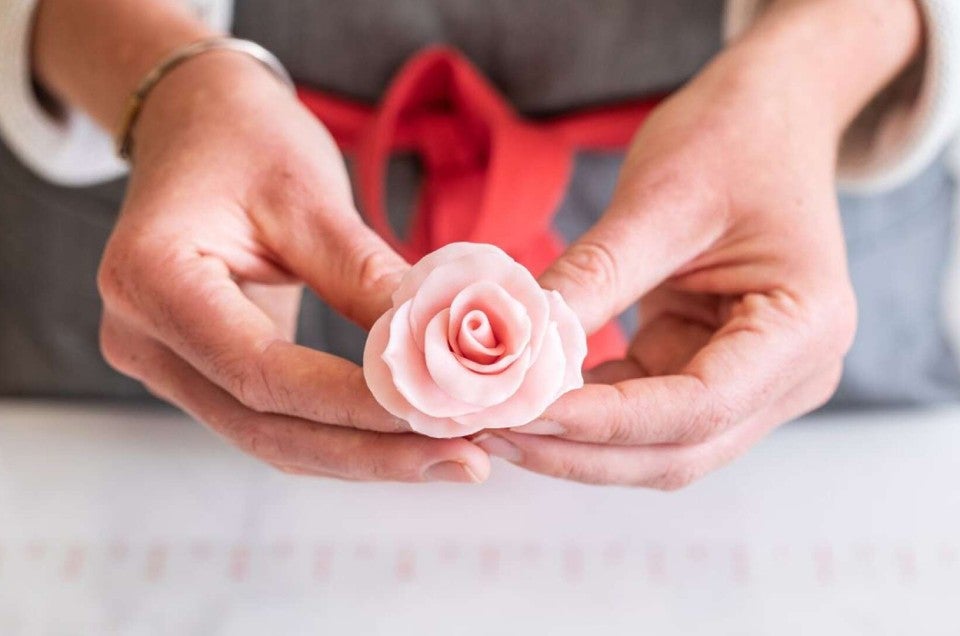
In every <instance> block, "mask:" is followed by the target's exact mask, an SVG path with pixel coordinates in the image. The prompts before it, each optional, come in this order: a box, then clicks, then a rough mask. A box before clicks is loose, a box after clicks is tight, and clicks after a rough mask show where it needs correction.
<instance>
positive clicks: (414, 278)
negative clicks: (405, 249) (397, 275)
mask: <svg viewBox="0 0 960 636" xmlns="http://www.w3.org/2000/svg"><path fill="white" fill-rule="evenodd" d="M469 254H491V255H495V256H506V253H505V252H504V251H503V250H501V249H500V248H499V247H497V246H496V245H490V244H487V243H464V242H460V243H449V244H447V245H444V246H443V247H441V248H440V249H438V250H436V251H435V252H430V253H429V254H427V255H426V256H424V257H423V258H421V259H420V260H419V261H417V263H416V265H414V266H413V267H411V268H410V269H408V270H407V273H406V274H404V275H403V278H401V279H400V285H399V286H398V287H397V289H396V290H395V291H394V292H393V296H392V297H391V299H392V300H393V306H394V307H399V306H400V305H402V304H403V303H405V302H407V301H408V300H410V299H411V298H413V296H414V294H416V293H417V290H418V289H420V286H421V285H422V284H423V281H424V279H426V277H427V276H428V275H429V274H430V272H432V271H433V270H435V269H436V268H438V267H439V266H441V265H443V264H445V263H447V262H449V261H452V260H455V259H457V258H460V257H461V256H467V255H469ZM507 258H509V256H508V257H507Z"/></svg>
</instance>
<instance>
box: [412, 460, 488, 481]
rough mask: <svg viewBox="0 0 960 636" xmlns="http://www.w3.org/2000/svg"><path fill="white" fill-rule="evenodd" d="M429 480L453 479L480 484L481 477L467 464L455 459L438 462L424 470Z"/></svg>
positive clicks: (425, 476)
mask: <svg viewBox="0 0 960 636" xmlns="http://www.w3.org/2000/svg"><path fill="white" fill-rule="evenodd" d="M423 478H424V479H425V480H427V481H453V482H457V483H460V484H479V483H480V478H479V477H477V474H476V473H475V472H473V471H472V470H471V469H470V467H469V466H467V465H466V464H463V463H460V462H455V461H443V462H437V463H436V464H434V465H432V466H428V467H427V469H426V470H424V471H423Z"/></svg>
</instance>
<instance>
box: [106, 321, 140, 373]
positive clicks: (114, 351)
mask: <svg viewBox="0 0 960 636" xmlns="http://www.w3.org/2000/svg"><path fill="white" fill-rule="evenodd" d="M99 341H100V342H99V345H100V355H101V356H102V357H103V359H104V361H105V362H106V363H107V364H108V365H110V367H111V368H112V369H114V370H116V371H117V372H119V373H122V374H123V375H126V376H129V377H132V378H135V379H140V373H139V369H140V353H138V352H137V351H135V350H131V349H130V348H129V347H128V346H126V345H124V344H123V341H122V340H121V339H120V338H118V337H117V335H116V334H115V333H114V332H113V329H112V328H110V327H109V326H107V324H106V323H102V324H101V325H100V338H99Z"/></svg>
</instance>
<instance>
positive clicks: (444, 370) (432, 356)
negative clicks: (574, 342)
mask: <svg viewBox="0 0 960 636" xmlns="http://www.w3.org/2000/svg"><path fill="white" fill-rule="evenodd" d="M449 320H450V310H449V309H444V310H443V311H441V312H440V313H439V314H437V315H436V316H434V318H433V320H431V321H430V324H429V325H427V331H426V334H425V337H424V356H425V358H426V363H427V369H428V370H429V371H430V376H431V377H432V378H433V381H434V382H436V383H437V386H439V387H440V388H441V389H442V390H443V391H444V392H445V393H446V394H447V395H449V396H451V397H452V398H454V399H456V400H460V401H462V402H465V403H467V404H476V405H478V406H482V407H490V406H493V405H495V404H500V403H501V402H503V401H504V400H506V399H508V398H509V397H510V396H512V395H513V394H514V393H516V391H517V389H519V388H520V385H521V384H522V383H523V378H524V376H525V375H526V372H527V367H529V366H530V350H529V349H525V350H524V351H523V353H522V354H521V355H520V357H519V358H518V359H517V360H516V362H514V363H513V364H511V365H510V366H509V367H507V368H506V369H505V370H503V371H502V372H501V373H495V374H486V373H476V372H474V371H471V370H470V369H467V368H466V367H465V366H463V365H462V364H461V363H460V360H459V359H458V358H457V356H456V355H454V353H453V352H452V351H451V350H450V347H449V346H447V324H448V322H449ZM451 417H452V416H451Z"/></svg>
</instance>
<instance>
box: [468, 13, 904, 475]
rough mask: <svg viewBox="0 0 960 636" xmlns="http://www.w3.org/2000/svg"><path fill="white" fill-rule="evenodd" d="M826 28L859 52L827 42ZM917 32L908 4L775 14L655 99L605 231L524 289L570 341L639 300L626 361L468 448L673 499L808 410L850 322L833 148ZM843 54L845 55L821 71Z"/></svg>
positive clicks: (824, 391) (823, 393)
mask: <svg viewBox="0 0 960 636" xmlns="http://www.w3.org/2000/svg"><path fill="white" fill-rule="evenodd" d="M856 15H859V16H860V18H861V19H860V20H859V22H857V21H856V20H854V19H853V18H854V17H856ZM864 16H867V17H869V18H872V20H863V19H862V18H863V17H864ZM843 24H860V25H862V30H863V33H862V34H861V37H862V39H860V38H858V37H856V34H854V33H851V32H849V31H839V32H840V33H843V34H844V35H843V37H842V38H841V37H834V38H833V40H830V39H828V38H826V37H825V33H830V32H833V31H832V30H834V29H838V28H839V27H838V25H843ZM918 30H919V25H918V21H917V16H916V9H915V8H914V7H913V6H912V5H911V4H907V3H894V2H889V3H875V4H873V5H871V6H866V5H865V4H864V3H856V2H827V1H823V2H795V3H782V4H781V5H779V6H777V7H775V9H774V10H772V11H771V13H770V14H769V15H768V16H767V17H766V18H765V19H764V20H763V21H761V23H759V24H758V25H757V26H756V28H755V29H754V31H753V32H752V33H750V34H749V35H748V36H747V37H746V38H744V39H743V40H742V41H741V42H739V43H737V44H735V45H733V46H732V47H731V48H730V49H728V50H727V51H726V52H725V53H724V54H722V55H721V56H720V57H719V58H718V59H716V60H715V61H714V62H713V63H712V64H711V65H710V66H709V67H708V68H707V69H706V70H705V71H704V72H703V73H702V74H701V75H700V76H699V77H698V78H696V79H695V80H694V81H693V82H691V83H690V84H689V85H688V86H687V87H686V88H684V89H683V90H681V91H680V92H678V93H677V94H675V95H674V96H673V97H672V98H671V99H670V100H668V101H667V102H666V103H665V104H663V105H662V107H661V108H660V109H659V110H658V111H657V112H656V113H655V114H654V115H653V116H652V117H651V118H650V120H649V121H648V122H647V123H646V125H645V126H644V127H643V129H642V130H641V131H640V132H639V134H638V135H637V137H636V140H635V142H634V144H633V147H632V149H631V151H630V154H629V156H628V159H627V162H626V164H625V166H624V168H623V171H622V173H621V176H620V182H619V185H618V187H617V190H616V193H615V195H614V198H613V201H612V203H611V206H610V208H609V210H608V211H607V213H606V215H605V216H604V218H603V219H602V220H601V222H600V223H599V224H598V225H597V226H595V227H594V228H592V229H591V230H590V231H589V232H588V233H587V234H586V235H585V236H584V237H583V238H582V239H581V240H580V241H579V242H578V243H576V244H575V245H572V246H571V247H570V249H569V250H568V251H567V253H566V254H565V255H564V256H563V257H562V258H561V259H560V260H559V261H558V262H557V263H556V264H555V265H554V266H553V267H552V268H551V269H550V271H548V272H547V273H545V274H544V276H543V277H542V279H541V282H542V283H543V284H544V286H546V287H551V288H556V289H559V290H561V291H562V292H563V294H564V296H565V297H566V298H567V299H569V301H570V303H571V305H572V306H573V308H574V310H575V311H576V312H577V313H578V314H579V316H580V317H581V319H582V320H583V322H584V324H585V326H586V328H587V330H588V331H589V330H591V329H595V328H596V327H597V326H599V325H600V324H602V323H603V322H604V321H605V320H606V319H607V318H608V317H610V316H612V315H616V314H617V313H618V312H619V311H621V310H623V309H624V308H625V307H627V306H628V305H629V304H631V303H633V302H634V301H636V300H639V301H640V317H641V326H640V329H639V331H638V333H637V334H636V336H635V337H634V339H633V342H632V343H631V345H630V349H629V353H628V354H627V356H626V358H625V359H623V360H616V361H610V362H607V363H604V364H603V365H601V366H600V367H598V368H596V369H594V370H593V372H592V373H591V374H590V377H589V378H588V382H589V384H588V385H587V386H585V387H584V388H583V389H581V390H579V391H573V392H571V393H568V394H567V395H565V396H563V397H561V398H560V399H559V400H558V401H557V402H556V403H555V404H554V405H553V406H551V407H550V408H548V409H547V411H546V413H544V415H543V416H542V418H541V419H540V420H538V421H535V422H534V423H532V424H530V425H528V426H525V427H521V428H518V429H515V432H512V433H503V434H501V433H500V432H499V431H497V432H493V431H491V432H490V433H488V434H486V435H484V436H483V437H481V438H477V439H476V440H475V441H477V442H478V443H479V444H480V445H481V446H482V447H484V448H485V449H487V450H488V451H489V452H491V454H495V455H499V456H502V457H505V458H507V459H509V460H511V461H513V462H515V463H517V464H520V465H522V466H523V467H525V468H528V469H530V470H533V471H537V472H540V473H544V474H547V475H553V476H557V477H564V478H568V479H573V480H577V481H583V482H588V483H598V484H628V485H639V486H650V487H654V488H661V489H666V490H672V489H675V488H679V487H681V486H684V485H687V484H689V483H690V482H692V481H694V480H695V479H697V478H699V477H701V476H702V475H704V474H706V473H707V472H709V471H711V470H713V469H715V468H717V467H719V466H722V465H723V464H725V463H727V462H729V461H730V460H731V459H733V458H734V457H736V456H738V455H740V454H742V453H743V452H745V451H746V450H747V449H748V448H749V447H750V446H751V445H753V444H754V443H755V442H756V441H758V440H759V439H760V438H761V437H763V435H765V434H766V433H767V432H769V431H770V430H771V429H772V428H774V427H775V426H777V425H778V424H781V423H783V422H785V421H787V420H790V419H793V418H795V417H797V416H799V415H801V414H803V413H806V412H808V411H810V410H812V409H814V408H816V407H817V406H819V405H821V404H823V403H824V402H825V401H826V400H827V399H828V398H829V397H830V396H831V395H832V394H833V392H834V390H835V388H836V385H837V382H838V381H839V378H840V373H841V369H842V359H843V356H844V354H845V353H846V351H847V350H848V348H849V347H850V345H851V343H852V339H853V335H854V332H855V326H856V305H855V299H854V296H853V292H852V289H851V286H850V281H849V277H848V273H847V266H846V258H845V253H844V243H843V236H842V232H841V226H840V221H839V214H838V209H837V202H836V199H835V194H834V185H833V183H834V165H835V156H836V150H837V146H838V143H839V139H840V134H841V132H842V131H843V129H844V128H845V126H846V124H847V123H848V122H849V120H850V118H851V117H852V116H853V115H854V114H855V113H856V112H858V110H859V109H860V107H861V106H862V105H863V103H864V102H865V101H866V100H867V99H868V98H869V97H870V96H872V95H873V94H874V93H875V91H876V90H877V88H878V87H880V86H882V85H884V84H886V83H887V82H888V81H889V80H890V78H891V77H892V76H893V75H894V74H895V73H896V72H897V71H898V70H899V69H901V68H902V67H903V65H904V64H905V63H906V62H907V61H908V60H909V59H910V58H911V57H912V55H913V54H914V53H915V48H916V45H917V40H918ZM911 34H912V35H911ZM877 38H879V39H882V40H883V41H884V42H885V44H883V45H880V46H877V47H874V49H872V53H863V52H864V51H866V50H867V49H866V48H865V47H866V42H873V41H875V40H876V39H877ZM890 42H893V43H894V44H893V45H891V44H890ZM845 47H852V49H851V50H855V51H858V52H860V54H861V55H863V58H861V59H858V60H856V61H854V60H852V59H851V57H850V56H846V57H842V58H839V59H844V60H851V61H850V64H848V65H844V66H843V68H842V69H840V70H841V71H842V77H839V78H838V77H834V76H833V75H832V72H831V66H830V64H829V63H828V62H829V60H831V59H838V58H837V57H836V56H838V55H840V54H841V51H843V50H844V49H845ZM800 52H804V53H806V57H804V55H800ZM791 53H793V54H792V55H791ZM771 60H774V61H775V63H771ZM858 64H859V65H860V66H863V67H864V68H863V74H861V75H857V74H856V73H855V70H853V69H851V67H855V66H857V65H858ZM834 67H835V65H834ZM833 72H836V69H835V68H834V69H833ZM871 72H872V75H871ZM854 76H855V77H854ZM848 78H852V79H848ZM858 84H859V86H858Z"/></svg>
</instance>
